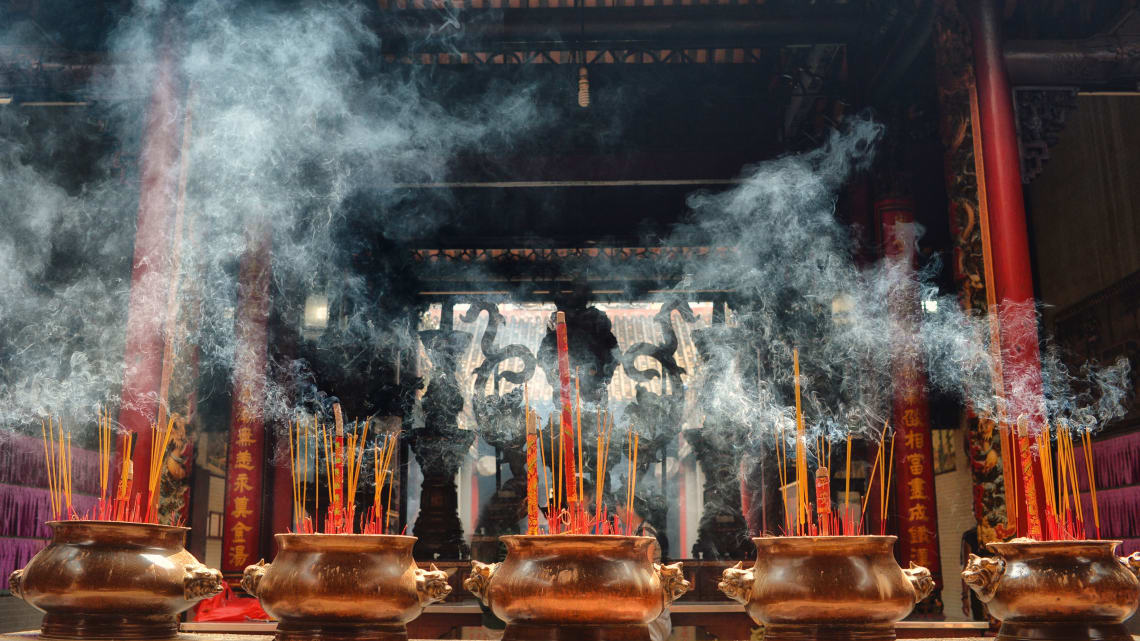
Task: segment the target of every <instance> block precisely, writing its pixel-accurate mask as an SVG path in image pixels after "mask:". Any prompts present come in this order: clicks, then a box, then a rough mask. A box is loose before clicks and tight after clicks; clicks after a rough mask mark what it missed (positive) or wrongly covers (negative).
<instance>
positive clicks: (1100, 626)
mask: <svg viewBox="0 0 1140 641" xmlns="http://www.w3.org/2000/svg"><path fill="white" fill-rule="evenodd" d="M1118 545H1120V541H1032V540H1028V539H1015V540H1013V541H1010V542H1009V543H990V544H989V545H988V546H986V547H988V548H989V549H990V550H991V551H992V552H994V553H995V554H996V555H997V556H994V557H989V558H987V557H979V556H976V555H973V554H971V555H970V561H969V563H967V564H966V569H965V570H963V572H962V578H963V579H964V580H965V581H966V584H967V585H969V586H970V588H971V589H973V590H974V592H977V593H978V597H979V598H980V599H981V600H982V601H983V602H984V603H986V604H987V605H988V606H989V610H990V614H992V615H993V616H995V617H997V618H998V619H1000V620H1001V622H1002V623H1001V629H1000V630H999V631H998V637H997V638H998V639H999V640H1001V641H1093V640H1096V641H1130V640H1131V639H1132V635H1130V634H1129V633H1128V630H1127V628H1125V626H1124V621H1126V620H1127V619H1128V617H1130V616H1132V614H1133V613H1134V612H1135V611H1136V603H1137V598H1138V597H1140V581H1137V578H1136V574H1137V571H1138V569H1140V552H1137V553H1133V554H1132V555H1131V556H1129V557H1127V558H1119V559H1118V558H1117V557H1116V556H1114V550H1116V546H1118Z"/></svg>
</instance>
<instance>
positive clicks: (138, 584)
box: [8, 521, 222, 639]
mask: <svg viewBox="0 0 1140 641" xmlns="http://www.w3.org/2000/svg"><path fill="white" fill-rule="evenodd" d="M48 525H49V526H50V527H51V529H52V539H51V542H50V543H48V546H47V547H45V548H44V549H43V550H40V552H39V553H38V554H36V555H35V556H34V557H32V560H31V561H28V565H27V566H26V567H24V569H22V570H16V571H15V572H13V573H12V575H11V577H9V579H8V585H9V587H10V588H11V590H12V594H14V595H15V596H18V597H20V598H21V599H23V600H24V601H26V602H27V603H28V604H30V605H31V606H32V607H34V608H36V609H37V610H41V611H43V612H44V620H43V625H42V627H41V628H40V631H41V633H42V635H43V636H44V637H50V638H56V639H171V638H174V637H175V636H176V635H177V634H178V616H177V615H178V614H179V613H181V612H183V611H184V610H186V609H188V608H190V606H192V605H194V604H195V603H196V602H198V601H201V600H202V599H205V598H207V597H211V596H213V595H215V594H217V593H219V592H221V591H222V574H221V572H218V571H217V570H211V569H209V568H207V567H206V566H204V565H202V564H201V563H199V562H198V561H197V559H195V558H194V557H193V556H192V555H191V554H190V553H189V552H187V551H186V549H185V548H184V547H183V546H184V545H185V542H186V532H187V531H188V529H187V528H184V527H172V526H169V525H154V524H150V523H126V522H121V521H51V522H49V523H48Z"/></svg>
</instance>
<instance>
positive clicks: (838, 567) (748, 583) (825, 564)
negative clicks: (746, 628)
mask: <svg viewBox="0 0 1140 641" xmlns="http://www.w3.org/2000/svg"><path fill="white" fill-rule="evenodd" d="M895 539H896V537H893V536H782V537H759V538H754V539H752V542H753V543H755V544H756V564H755V565H754V566H753V567H752V568H744V567H743V564H742V563H738V564H737V565H736V567H733V568H728V569H726V570H725V571H724V574H723V576H722V577H721V582H720V584H719V585H718V587H719V588H720V590H721V591H722V592H724V593H725V594H727V595H728V596H729V597H730V598H732V599H734V600H736V601H738V602H740V603H742V604H744V606H745V609H746V610H747V612H748V615H749V616H751V617H752V620H754V621H756V622H757V623H759V624H762V625H764V626H765V627H764V638H765V639H768V640H769V641H791V640H801V639H850V640H855V639H858V640H871V641H886V640H890V639H894V638H895V623H897V622H898V621H900V620H902V619H903V618H904V617H905V616H906V615H908V614H910V611H911V609H913V608H914V605H915V604H916V603H918V602H919V601H921V600H922V599H925V598H926V597H927V596H929V595H930V592H931V591H932V590H933V589H934V580H933V578H931V576H930V572H929V571H928V570H927V569H926V568H923V567H919V566H915V565H913V564H912V565H911V567H910V568H909V569H906V570H903V569H902V568H900V567H899V565H898V563H896V562H895V557H894V554H893V553H892V551H893V548H894V544H895Z"/></svg>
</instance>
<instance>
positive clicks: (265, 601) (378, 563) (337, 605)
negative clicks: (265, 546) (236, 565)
mask: <svg viewBox="0 0 1140 641" xmlns="http://www.w3.org/2000/svg"><path fill="white" fill-rule="evenodd" d="M276 538H277V549H278V550H279V552H278V553H277V558H275V559H273V563H269V564H266V563H265V561H261V562H259V563H258V564H257V565H251V566H249V567H247V568H246V569H245V573H244V574H243V576H242V579H241V586H242V588H244V589H245V591H246V592H249V593H250V594H252V595H254V596H256V597H257V598H258V599H260V600H261V607H263V608H264V609H265V611H266V612H267V613H269V614H270V615H271V616H273V617H274V618H276V619H277V620H278V621H279V623H278V624H277V636H276V638H277V640H278V641H323V640H328V639H338V640H339V639H351V640H353V641H406V639H407V638H408V631H407V628H406V627H405V626H406V625H407V623H408V621H411V620H412V619H414V618H416V617H417V616H419V615H420V612H422V611H423V608H424V606H425V605H428V604H429V603H434V602H435V601H442V600H443V599H444V598H445V597H447V595H448V594H449V593H450V592H451V586H449V585H448V584H447V574H446V573H444V572H442V571H440V570H437V569H436V568H435V567H434V566H432V569H431V570H421V569H420V568H418V567H416V564H415V562H414V561H413V560H412V546H413V545H415V543H416V537H414V536H398V535H388V534H382V535H374V534H278V535H277V536H276Z"/></svg>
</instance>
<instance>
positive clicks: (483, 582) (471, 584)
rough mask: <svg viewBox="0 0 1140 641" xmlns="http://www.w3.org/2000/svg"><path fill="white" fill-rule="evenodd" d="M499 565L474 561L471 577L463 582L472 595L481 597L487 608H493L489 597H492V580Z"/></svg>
mask: <svg viewBox="0 0 1140 641" xmlns="http://www.w3.org/2000/svg"><path fill="white" fill-rule="evenodd" d="M499 565H500V564H499V563H483V562H481V561H472V562H471V575H470V576H468V577H467V578H466V579H464V580H463V587H464V588H466V589H467V591H468V592H470V593H471V594H474V595H475V596H477V597H479V600H480V601H482V602H483V605H485V606H487V607H491V604H490V602H489V601H488V597H490V595H491V592H490V590H489V588H490V587H491V579H492V578H494V576H495V572H496V571H498V569H499Z"/></svg>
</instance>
